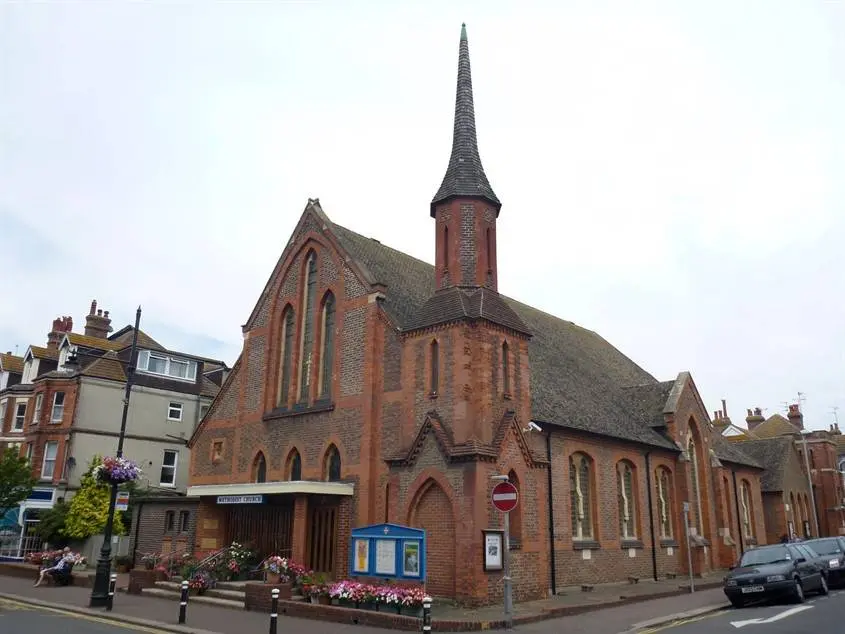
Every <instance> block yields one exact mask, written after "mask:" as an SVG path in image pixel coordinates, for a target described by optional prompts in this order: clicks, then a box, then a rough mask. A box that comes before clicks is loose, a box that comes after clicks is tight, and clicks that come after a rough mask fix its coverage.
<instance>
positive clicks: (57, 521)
mask: <svg viewBox="0 0 845 634" xmlns="http://www.w3.org/2000/svg"><path fill="white" fill-rule="evenodd" d="M69 510H70V504H67V503H66V502H65V501H64V500H62V501H60V502H56V504H55V506H53V508H51V509H44V510H43V511H41V513H39V514H38V524H36V525H35V532H36V534H37V535H38V536H39V537H40V538H41V539H42V540H44V541H45V542H48V543H50V544H51V545H52V546H57V547H58V546H64V545H65V543H66V542H67V537H66V536H65V532H64V531H65V522H66V521H67V514H68V511H69Z"/></svg>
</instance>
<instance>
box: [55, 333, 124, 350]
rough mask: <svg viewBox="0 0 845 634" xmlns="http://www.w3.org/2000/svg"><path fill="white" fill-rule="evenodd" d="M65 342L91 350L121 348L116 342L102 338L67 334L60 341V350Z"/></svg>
mask: <svg viewBox="0 0 845 634" xmlns="http://www.w3.org/2000/svg"><path fill="white" fill-rule="evenodd" d="M66 341H67V342H68V343H70V344H71V345H74V346H80V347H82V348H90V349H92V350H120V349H121V348H122V347H123V346H122V345H121V344H120V343H118V342H116V341H111V340H109V339H103V338H102V337H89V336H88V335H80V334H79V333H76V332H69V333H67V334H66V335H65V336H64V337H62V341H61V343H59V349H60V350H61V349H62V348H63V347H64V345H65V342H66Z"/></svg>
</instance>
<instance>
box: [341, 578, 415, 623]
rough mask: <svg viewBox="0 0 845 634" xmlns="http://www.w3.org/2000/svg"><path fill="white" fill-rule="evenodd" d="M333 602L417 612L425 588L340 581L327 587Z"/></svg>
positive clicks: (410, 612)
mask: <svg viewBox="0 0 845 634" xmlns="http://www.w3.org/2000/svg"><path fill="white" fill-rule="evenodd" d="M327 593H328V596H329V598H330V599H331V601H332V603H337V604H338V605H342V606H346V607H355V608H364V609H375V610H384V611H392V612H395V613H397V614H403V613H404V614H408V615H414V614H417V613H418V612H419V611H420V610H421V609H422V604H423V598H424V597H425V596H426V595H425V590H423V588H422V587H420V586H396V585H392V584H385V585H372V584H367V583H360V582H358V581H338V582H337V583H333V584H331V585H330V586H328V588H327Z"/></svg>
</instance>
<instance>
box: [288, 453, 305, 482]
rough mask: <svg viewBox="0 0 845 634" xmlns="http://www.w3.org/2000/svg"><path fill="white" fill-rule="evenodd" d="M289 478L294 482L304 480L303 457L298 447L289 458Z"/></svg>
mask: <svg viewBox="0 0 845 634" xmlns="http://www.w3.org/2000/svg"><path fill="white" fill-rule="evenodd" d="M288 480H291V481H293V482H297V481H299V480H302V458H301V457H300V455H299V452H298V451H297V450H296V449H294V450H293V451H292V452H291V454H290V457H289V458H288Z"/></svg>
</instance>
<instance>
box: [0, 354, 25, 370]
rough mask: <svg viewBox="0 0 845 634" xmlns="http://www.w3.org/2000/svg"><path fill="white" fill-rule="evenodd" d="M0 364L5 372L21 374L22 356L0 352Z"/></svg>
mask: <svg viewBox="0 0 845 634" xmlns="http://www.w3.org/2000/svg"><path fill="white" fill-rule="evenodd" d="M0 366H2V367H3V369H4V370H5V371H6V372H14V373H15V374H23V357H18V356H16V355H14V354H7V353H5V352H3V353H0Z"/></svg>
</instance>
